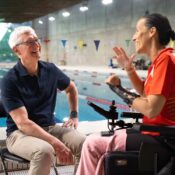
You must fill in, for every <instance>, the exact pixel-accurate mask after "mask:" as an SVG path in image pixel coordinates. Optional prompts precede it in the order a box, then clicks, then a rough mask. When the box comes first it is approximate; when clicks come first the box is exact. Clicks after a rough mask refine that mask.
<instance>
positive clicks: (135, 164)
mask: <svg viewBox="0 0 175 175" xmlns="http://www.w3.org/2000/svg"><path fill="white" fill-rule="evenodd" d="M88 104H89V105H90V106H91V107H92V108H93V109H94V110H95V111H96V112H98V113H100V114H101V115H103V116H104V117H105V118H106V119H107V120H108V129H109V131H105V132H102V133H101V135H102V136H110V135H112V134H113V133H114V131H115V130H116V128H115V127H116V126H117V130H118V129H123V128H131V129H133V130H135V131H136V132H142V131H144V132H145V131H147V132H158V133H159V138H160V141H159V142H156V143H147V142H145V141H144V142H143V143H142V144H141V146H140V149H139V150H132V151H124V152H121V151H113V152H109V153H107V155H106V156H105V159H104V169H105V175H174V174H175V126H152V125H144V124H142V123H140V122H139V119H141V118H142V114H140V113H134V112H123V113H122V115H121V118H122V119H123V118H134V119H135V122H134V123H125V122H124V120H118V112H117V111H116V106H115V102H114V101H112V104H111V106H110V109H109V111H106V110H104V109H102V108H101V107H99V106H97V105H96V104H94V103H92V102H89V101H88Z"/></svg>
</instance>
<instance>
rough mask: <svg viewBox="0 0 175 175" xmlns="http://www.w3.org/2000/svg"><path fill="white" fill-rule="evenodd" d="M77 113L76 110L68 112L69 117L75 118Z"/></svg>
mask: <svg viewBox="0 0 175 175" xmlns="http://www.w3.org/2000/svg"><path fill="white" fill-rule="evenodd" d="M77 115H78V113H77V111H72V112H71V113H70V117H71V118H76V117H77Z"/></svg>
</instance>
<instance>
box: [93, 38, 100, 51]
mask: <svg viewBox="0 0 175 175" xmlns="http://www.w3.org/2000/svg"><path fill="white" fill-rule="evenodd" d="M94 43H95V48H96V51H98V48H99V45H100V40H94Z"/></svg>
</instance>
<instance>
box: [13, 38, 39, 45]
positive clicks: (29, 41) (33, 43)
mask: <svg viewBox="0 0 175 175" xmlns="http://www.w3.org/2000/svg"><path fill="white" fill-rule="evenodd" d="M21 44H25V45H27V46H34V45H35V44H40V40H39V39H38V38H37V39H35V40H28V41H25V42H21V43H18V44H16V46H19V45H21Z"/></svg>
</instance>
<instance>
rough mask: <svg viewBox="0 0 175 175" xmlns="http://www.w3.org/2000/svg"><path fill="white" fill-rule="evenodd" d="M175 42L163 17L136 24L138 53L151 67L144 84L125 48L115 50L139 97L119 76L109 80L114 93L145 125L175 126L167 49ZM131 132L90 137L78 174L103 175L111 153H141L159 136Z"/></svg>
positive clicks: (174, 63) (173, 61)
mask: <svg viewBox="0 0 175 175" xmlns="http://www.w3.org/2000/svg"><path fill="white" fill-rule="evenodd" d="M171 39H172V40H175V33H174V31H173V30H172V28H171V26H170V23H169V21H168V19H167V18H166V17H164V16H162V15H160V14H148V15H145V16H143V17H142V18H141V19H140V20H139V21H138V22H137V25H136V32H135V34H134V36H133V41H134V42H135V49H136V53H138V54H146V55H147V56H148V58H149V59H150V60H151V62H152V64H151V66H150V67H149V69H148V75H147V78H146V80H145V81H142V80H141V79H140V78H139V77H138V75H137V73H136V71H135V70H134V67H133V66H132V61H133V58H134V56H131V57H128V56H127V54H126V53H125V51H124V50H123V49H122V48H119V47H115V48H114V49H113V50H114V52H115V54H116V60H117V61H118V63H119V65H120V66H121V67H122V68H124V69H125V70H126V72H127V75H128V77H129V79H130V80H131V82H132V84H133V86H134V88H135V89H136V90H137V92H138V94H139V95H140V96H138V95H135V94H133V95H132V94H131V93H129V92H126V90H125V89H124V88H122V87H121V85H120V81H118V78H117V77H116V76H111V77H109V78H108V79H107V83H108V84H109V85H110V87H111V88H112V90H114V91H115V92H116V93H118V94H119V95H120V97H121V98H123V100H124V101H125V102H127V103H128V105H129V106H131V107H132V108H133V109H135V110H137V111H139V112H140V113H142V114H144V118H143V123H146V124H155V125H175V78H174V77H175V57H174V55H173V49H172V48H166V45H167V44H168V43H169V41H170V40H171ZM129 131H130V130H120V131H116V132H115V134H114V135H113V136H111V137H101V136H97V135H91V136H89V137H88V138H87V139H86V141H85V143H84V145H83V150H82V155H81V160H80V164H79V167H78V171H77V173H76V175H83V174H84V175H97V174H98V175H102V174H103V173H104V172H103V166H102V164H101V163H102V162H103V157H104V155H105V153H106V152H108V151H112V150H119V151H125V150H139V148H140V145H141V143H142V142H144V141H146V142H151V143H155V142H157V140H156V139H155V138H156V136H152V135H154V134H156V133H142V134H140V133H133V132H129Z"/></svg>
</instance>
